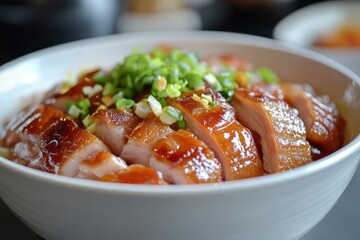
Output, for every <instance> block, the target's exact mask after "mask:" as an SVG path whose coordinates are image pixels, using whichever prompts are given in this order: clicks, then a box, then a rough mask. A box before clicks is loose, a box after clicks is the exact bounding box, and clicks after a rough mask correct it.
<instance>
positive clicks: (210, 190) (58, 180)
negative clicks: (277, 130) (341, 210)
mask: <svg viewBox="0 0 360 240" xmlns="http://www.w3.org/2000/svg"><path fill="white" fill-rule="evenodd" d="M179 34H180V35H181V41H182V42H184V41H188V42H191V41H194V40H200V39H202V40H206V41H208V42H223V43H234V44H236V43H237V44H246V45H249V46H255V47H262V48H270V49H273V50H277V51H281V52H286V53H289V54H295V55H298V56H301V57H304V58H306V59H309V60H312V61H316V62H318V63H321V64H324V65H326V66H327V67H330V68H332V69H335V70H336V71H338V72H339V73H341V74H343V75H345V76H346V77H348V78H349V79H352V81H353V82H354V83H356V84H358V85H360V76H357V75H356V74H355V73H353V72H351V71H350V70H349V69H347V68H346V67H344V66H342V65H340V64H339V63H337V62H335V61H334V60H332V59H330V58H328V57H325V56H322V55H320V54H318V53H316V52H313V51H310V50H308V49H305V48H303V47H299V46H295V45H292V44H287V43H283V42H279V41H276V40H273V39H268V38H264V37H259V36H253V35H248V34H241V33H230V32H219V31H149V32H133V33H121V34H114V35H109V36H102V37H96V38H91V39H85V40H78V41H74V42H69V43H64V44H60V45H56V46H53V47H49V48H45V49H43V50H39V51H36V52H33V53H30V54H27V55H25V56H22V57H20V58H17V59H15V60H13V61H10V62H8V63H5V64H4V65H2V66H0V75H1V73H2V72H3V71H6V70H7V69H9V68H12V67H14V66H16V65H18V64H21V63H24V62H26V61H27V60H29V59H33V58H37V57H42V56H46V55H48V54H56V53H58V52H61V51H63V50H64V49H71V48H78V47H83V48H84V47H85V48H87V47H91V46H93V45H95V44H96V43H98V42H101V43H102V44H106V43H111V42H113V41H123V42H124V43H126V42H129V41H131V40H132V39H133V38H134V37H137V38H138V37H142V38H143V39H144V42H145V41H146V40H147V39H149V40H151V39H152V40H154V39H160V37H161V36H170V37H168V38H167V39H169V40H167V41H171V40H170V39H174V40H175V39H177V38H179V37H178V36H179ZM154 36H156V37H154ZM175 36H177V37H175ZM359 149H360V134H359V135H358V136H356V137H355V138H354V139H353V140H351V141H350V142H349V143H348V144H346V145H345V146H343V147H342V148H341V149H339V150H338V151H336V152H335V153H332V154H330V155H328V156H326V157H324V158H322V159H320V160H317V161H316V162H312V163H310V164H307V165H305V166H302V167H300V168H296V169H294V170H291V171H287V172H283V173H277V174H270V175H266V176H260V177H255V178H250V179H243V180H239V181H229V182H222V183H217V184H199V185H168V186H154V185H134V184H119V183H109V182H99V181H91V180H86V179H76V178H71V177H66V176H60V175H54V174H51V173H47V172H42V171H39V170H35V169H31V168H29V167H26V166H22V165H20V164H18V163H15V162H13V161H10V160H8V159H5V158H3V157H0V168H5V169H6V170H7V171H12V172H14V173H16V174H21V175H25V176H26V177H30V178H35V179H36V180H38V181H43V182H47V183H49V184H52V185H56V186H62V187H67V188H73V189H82V190H85V189H86V190H88V191H101V192H111V193H113V194H121V193H131V194H140V195H144V194H146V195H151V194H156V195H179V194H181V195H182V196H183V195H184V194H191V195H194V194H204V193H207V194H217V193H218V192H219V191H241V190H251V189H253V190H255V189H258V188H262V187H267V186H269V185H275V184H280V183H283V182H288V181H296V180H297V179H300V178H304V177H307V176H310V175H312V174H316V173H319V172H321V171H324V170H325V169H327V168H330V167H332V166H334V165H336V164H339V163H340V162H342V161H345V160H346V157H348V156H350V155H352V154H354V153H355V152H356V151H358V150H359Z"/></svg>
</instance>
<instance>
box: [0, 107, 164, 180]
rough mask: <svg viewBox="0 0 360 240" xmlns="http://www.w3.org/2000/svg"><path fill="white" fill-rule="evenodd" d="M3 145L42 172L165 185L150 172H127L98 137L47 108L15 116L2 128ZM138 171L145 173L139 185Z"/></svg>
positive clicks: (57, 111)
mask: <svg viewBox="0 0 360 240" xmlns="http://www.w3.org/2000/svg"><path fill="white" fill-rule="evenodd" d="M2 145H3V146H6V147H9V148H10V149H11V154H12V156H13V157H14V160H15V161H17V162H20V163H22V164H23V165H26V166H29V167H32V168H35V169H39V170H42V171H45V172H50V173H54V174H59V175H64V176H69V177H77V178H86V179H93V180H102V178H107V177H108V176H110V175H111V176H112V175H114V176H118V178H119V179H120V178H121V179H127V180H126V182H127V183H144V184H165V182H164V181H163V180H162V178H161V175H159V173H158V172H156V171H155V170H153V169H150V168H148V167H145V166H143V167H131V168H130V167H129V168H128V167H127V165H126V163H125V161H123V160H122V159H121V158H119V157H116V156H115V155H113V154H112V153H111V152H110V151H109V149H108V148H107V146H106V145H105V144H104V143H103V142H101V141H100V140H99V139H98V138H97V137H95V136H94V135H92V134H90V133H89V132H88V131H86V130H84V129H82V128H80V127H78V126H77V124H76V123H75V122H74V121H73V120H71V119H68V118H66V115H65V114H64V113H63V112H61V111H60V110H58V109H55V108H53V107H50V106H42V105H39V106H34V107H31V108H28V109H26V110H24V111H22V112H20V113H19V114H18V115H17V116H15V117H14V118H13V120H12V121H11V122H9V124H8V125H7V126H6V128H5V133H4V136H3V137H2ZM139 169H141V171H142V172H144V173H146V175H145V176H144V177H143V180H142V181H140V180H139V176H138V175H139ZM132 175H134V177H133V180H131V178H130V177H131V176H132ZM104 181H105V180H104ZM117 182H122V181H120V180H119V181H117Z"/></svg>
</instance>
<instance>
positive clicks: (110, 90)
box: [102, 82, 115, 96]
mask: <svg viewBox="0 0 360 240" xmlns="http://www.w3.org/2000/svg"><path fill="white" fill-rule="evenodd" d="M114 94H115V87H114V84H112V83H110V82H107V83H106V84H105V86H104V89H103V91H102V95H103V96H112V95H114Z"/></svg>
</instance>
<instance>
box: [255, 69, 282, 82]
mask: <svg viewBox="0 0 360 240" xmlns="http://www.w3.org/2000/svg"><path fill="white" fill-rule="evenodd" d="M256 72H257V73H258V74H259V75H260V76H261V77H262V79H263V81H264V82H265V83H277V82H278V81H279V78H278V76H277V75H276V73H275V72H274V71H273V70H271V69H270V68H267V67H261V68H258V69H257V70H256Z"/></svg>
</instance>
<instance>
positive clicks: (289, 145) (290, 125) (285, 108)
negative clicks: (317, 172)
mask: <svg viewBox="0 0 360 240" xmlns="http://www.w3.org/2000/svg"><path fill="white" fill-rule="evenodd" d="M230 104H231V105H232V106H233V107H234V108H235V110H236V116H237V119H238V120H239V121H240V122H241V123H242V124H244V125H245V126H247V127H249V128H250V129H251V130H252V131H255V132H256V133H258V134H259V135H260V138H261V146H262V154H263V162H264V170H265V171H266V172H268V173H276V172H282V171H286V170H290V169H293V168H296V167H299V166H302V165H305V164H307V163H309V162H311V161H312V159H311V147H310V145H309V143H308V142H307V140H306V131H305V126H304V123H303V122H302V120H301V119H300V118H299V117H298V116H297V114H296V112H295V110H293V109H291V108H290V106H289V105H288V104H287V103H285V102H284V101H283V100H281V99H279V98H276V97H273V96H271V94H267V91H263V90H261V85H260V86H257V85H253V86H250V87H246V88H237V89H235V94H234V97H233V99H232V100H231V102H230Z"/></svg>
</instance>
